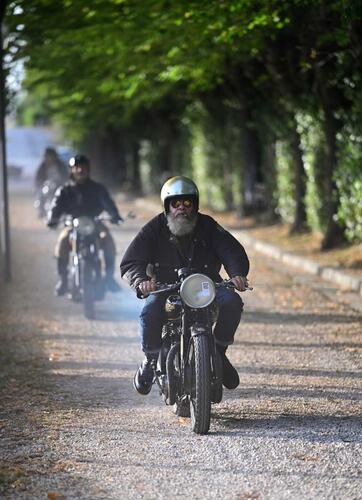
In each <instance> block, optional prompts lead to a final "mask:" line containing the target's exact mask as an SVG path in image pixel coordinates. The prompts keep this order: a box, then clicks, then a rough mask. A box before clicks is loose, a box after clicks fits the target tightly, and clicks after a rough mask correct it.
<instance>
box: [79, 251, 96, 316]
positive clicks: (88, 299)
mask: <svg viewBox="0 0 362 500" xmlns="http://www.w3.org/2000/svg"><path fill="white" fill-rule="evenodd" d="M82 268H83V269H82V271H83V272H82V273H81V276H82V289H83V310H84V316H85V317H86V318H88V319H93V318H94V299H95V297H94V279H93V272H94V269H93V265H92V263H91V262H88V261H86V260H84V261H83V266H82Z"/></svg>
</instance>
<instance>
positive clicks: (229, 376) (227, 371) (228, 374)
mask: <svg viewBox="0 0 362 500" xmlns="http://www.w3.org/2000/svg"><path fill="white" fill-rule="evenodd" d="M216 348H217V350H218V352H219V353H220V355H221V360H222V383H223V385H224V387H226V389H236V387H237V386H238V385H239V383H240V379H239V375H238V372H237V371H236V369H235V368H234V367H233V365H232V364H231V363H230V361H229V360H228V358H227V357H226V349H227V346H224V345H220V344H216Z"/></svg>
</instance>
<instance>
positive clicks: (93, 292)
mask: <svg viewBox="0 0 362 500" xmlns="http://www.w3.org/2000/svg"><path fill="white" fill-rule="evenodd" d="M105 220H110V219H108V218H100V217H87V216H82V217H75V218H69V219H66V221H65V224H66V225H67V226H71V228H72V229H71V232H70V235H69V238H70V245H71V256H70V257H71V261H70V266H69V277H68V284H69V298H70V299H71V300H73V301H74V302H82V303H83V311H84V315H85V317H86V318H88V319H93V318H94V317H95V308H94V303H95V302H96V301H100V300H103V299H104V297H105V294H106V286H105V282H104V277H103V273H102V261H101V258H100V238H102V231H101V230H99V223H100V222H101V221H105ZM103 237H104V236H103Z"/></svg>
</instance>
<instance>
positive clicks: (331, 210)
mask: <svg viewBox="0 0 362 500" xmlns="http://www.w3.org/2000/svg"><path fill="white" fill-rule="evenodd" d="M323 128H324V136H325V142H326V162H325V167H326V198H325V200H324V203H325V207H326V230H325V232H324V236H323V240H322V244H321V249H322V250H328V249H330V248H335V247H336V246H339V245H340V244H341V243H343V242H344V241H345V236H344V230H343V228H342V227H341V226H340V225H339V224H338V223H337V222H336V221H335V216H336V214H337V210H338V193H337V187H336V184H335V182H334V179H333V176H334V171H335V167H336V164H337V154H336V149H337V145H336V135H337V131H338V123H337V120H336V119H335V117H334V115H333V112H332V110H331V107H329V106H325V109H324V125H323Z"/></svg>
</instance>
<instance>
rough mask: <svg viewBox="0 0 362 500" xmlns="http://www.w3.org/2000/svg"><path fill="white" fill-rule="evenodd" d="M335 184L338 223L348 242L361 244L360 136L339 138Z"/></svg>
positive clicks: (361, 171)
mask: <svg viewBox="0 0 362 500" xmlns="http://www.w3.org/2000/svg"><path fill="white" fill-rule="evenodd" d="M341 139H343V140H342V141H341V150H340V155H339V157H340V161H339V166H338V171H337V174H336V183H337V188H338V191H339V197H340V207H339V211H338V214H337V216H338V219H339V221H340V222H341V223H342V224H343V225H344V226H345V227H346V236H347V237H348V239H349V240H350V241H358V242H362V136H360V137H355V136H352V137H351V136H349V137H343V136H342V137H341Z"/></svg>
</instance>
